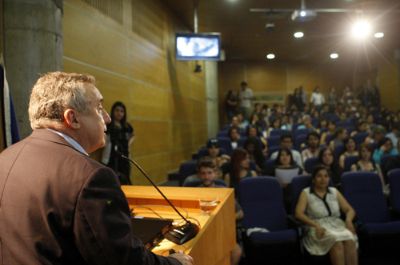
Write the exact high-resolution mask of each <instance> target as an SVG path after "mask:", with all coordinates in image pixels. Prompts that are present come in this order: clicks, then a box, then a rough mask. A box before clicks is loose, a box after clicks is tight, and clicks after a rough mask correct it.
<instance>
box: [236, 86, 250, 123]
mask: <svg viewBox="0 0 400 265" xmlns="http://www.w3.org/2000/svg"><path fill="white" fill-rule="evenodd" d="M240 87H241V89H240V92H239V99H240V108H241V110H242V112H243V115H244V118H245V119H246V120H248V119H249V118H250V114H251V108H252V101H253V90H252V89H251V88H249V87H248V86H247V82H245V81H243V82H241V83H240Z"/></svg>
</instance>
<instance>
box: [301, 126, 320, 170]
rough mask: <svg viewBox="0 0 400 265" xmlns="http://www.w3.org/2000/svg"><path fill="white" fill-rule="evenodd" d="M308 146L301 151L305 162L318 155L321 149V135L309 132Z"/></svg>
mask: <svg viewBox="0 0 400 265" xmlns="http://www.w3.org/2000/svg"><path fill="white" fill-rule="evenodd" d="M306 140H307V148H306V149H304V150H303V151H302V152H301V156H302V158H303V163H304V162H305V161H306V160H307V159H309V158H313V157H318V155H319V151H320V136H319V134H318V133H317V132H310V133H308V134H307V139H306Z"/></svg>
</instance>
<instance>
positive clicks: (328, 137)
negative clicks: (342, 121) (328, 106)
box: [321, 120, 336, 145]
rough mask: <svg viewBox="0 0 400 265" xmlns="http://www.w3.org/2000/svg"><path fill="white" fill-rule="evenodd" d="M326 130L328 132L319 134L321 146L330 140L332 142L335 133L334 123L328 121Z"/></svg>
mask: <svg viewBox="0 0 400 265" xmlns="http://www.w3.org/2000/svg"><path fill="white" fill-rule="evenodd" d="M327 128H328V130H327V131H325V132H323V133H322V134H321V144H326V145H328V144H329V142H330V140H332V137H333V135H334V134H335V132H336V123H335V122H334V121H331V120H329V121H328V126H327Z"/></svg>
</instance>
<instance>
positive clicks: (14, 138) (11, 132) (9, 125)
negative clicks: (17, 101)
mask: <svg viewBox="0 0 400 265" xmlns="http://www.w3.org/2000/svg"><path fill="white" fill-rule="evenodd" d="M0 76H1V77H0V89H1V99H2V104H1V106H2V111H3V114H4V117H3V124H2V125H3V126H2V127H3V128H4V138H5V139H4V140H5V141H4V142H5V147H8V146H10V145H12V144H14V143H16V142H18V141H19V139H20V138H19V132H18V125H17V119H16V116H15V110H14V104H13V101H12V97H11V94H10V89H9V87H8V83H7V79H6V71H5V69H4V66H3V65H1V64H0Z"/></svg>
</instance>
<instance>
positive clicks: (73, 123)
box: [64, 109, 81, 129]
mask: <svg viewBox="0 0 400 265" xmlns="http://www.w3.org/2000/svg"><path fill="white" fill-rule="evenodd" d="M64 123H65V124H66V125H67V127H68V128H71V129H79V128H80V127H81V125H80V123H79V122H78V119H77V113H76V111H75V110H73V109H66V110H65V111H64Z"/></svg>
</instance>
